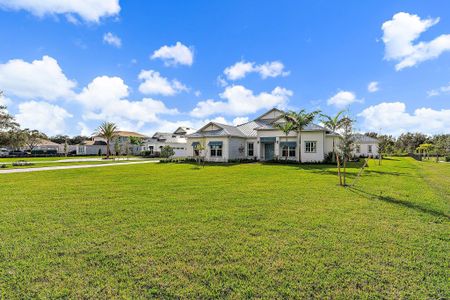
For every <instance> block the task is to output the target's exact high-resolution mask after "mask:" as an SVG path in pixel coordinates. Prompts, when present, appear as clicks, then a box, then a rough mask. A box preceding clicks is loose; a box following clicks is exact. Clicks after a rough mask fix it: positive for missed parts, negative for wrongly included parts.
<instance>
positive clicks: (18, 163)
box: [12, 160, 34, 167]
mask: <svg viewBox="0 0 450 300" xmlns="http://www.w3.org/2000/svg"><path fill="white" fill-rule="evenodd" d="M12 165H13V166H14V167H23V166H32V165H34V164H33V163H31V162H29V161H24V160H18V161H15V162H13V163H12Z"/></svg>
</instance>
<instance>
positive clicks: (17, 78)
mask: <svg viewBox="0 0 450 300" xmlns="http://www.w3.org/2000/svg"><path fill="white" fill-rule="evenodd" d="M0 86H1V87H2V89H3V90H4V91H5V93H7V94H8V95H13V96H17V97H21V98H40V99H45V100H56V99H60V98H70V97H72V96H73V95H74V93H73V91H72V89H73V88H74V87H75V86H76V83H75V81H72V80H69V79H68V78H67V77H66V75H64V73H63V71H62V70H61V67H60V66H59V65H58V62H57V61H56V59H54V58H52V57H50V56H44V57H42V59H41V60H34V61H32V62H31V63H29V62H26V61H23V60H21V59H12V60H10V61H8V62H7V63H5V64H0Z"/></svg>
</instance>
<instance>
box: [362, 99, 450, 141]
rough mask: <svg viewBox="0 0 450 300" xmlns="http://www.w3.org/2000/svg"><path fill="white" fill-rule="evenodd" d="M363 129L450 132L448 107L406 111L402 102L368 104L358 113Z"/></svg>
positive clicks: (397, 131)
mask: <svg viewBox="0 0 450 300" xmlns="http://www.w3.org/2000/svg"><path fill="white" fill-rule="evenodd" d="M358 117H360V118H361V119H362V125H363V129H364V130H365V131H381V132H383V133H388V134H393V135H399V134H401V133H403V132H407V131H420V132H424V133H428V134H435V133H450V109H441V110H434V109H432V108H425V107H424V108H419V109H416V110H415V111H414V112H413V113H412V114H411V113H408V112H406V105H405V103H403V102H383V103H380V104H377V105H373V106H369V107H368V108H366V109H364V110H363V111H362V112H361V113H359V114H358Z"/></svg>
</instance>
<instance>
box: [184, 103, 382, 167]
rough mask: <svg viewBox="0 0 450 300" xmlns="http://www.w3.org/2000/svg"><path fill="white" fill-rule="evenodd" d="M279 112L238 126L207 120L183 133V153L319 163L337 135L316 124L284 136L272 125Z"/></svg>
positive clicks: (213, 159) (227, 158)
mask: <svg viewBox="0 0 450 300" xmlns="http://www.w3.org/2000/svg"><path fill="white" fill-rule="evenodd" d="M283 113H284V112H283V111H281V110H279V109H276V108H273V109H271V110H269V111H268V112H266V113H264V114H263V115H261V116H260V117H258V118H256V119H255V120H253V121H250V122H247V123H244V124H241V125H238V126H231V125H226V124H220V123H217V122H209V123H208V124H206V125H205V126H203V127H202V128H200V129H199V130H198V131H197V132H195V133H193V134H189V135H187V156H188V157H196V156H199V155H200V156H203V157H204V159H205V160H206V161H211V162H228V161H230V160H237V159H254V160H260V161H270V160H276V159H280V160H284V159H289V160H295V161H299V160H301V161H302V162H322V161H324V159H325V157H326V155H327V154H328V153H330V152H332V151H333V140H334V142H335V145H337V144H338V143H339V141H340V135H339V134H337V133H335V132H332V131H331V130H329V129H327V128H325V127H323V126H319V125H317V124H310V125H308V126H306V128H304V129H303V130H302V132H301V134H300V138H299V137H298V135H297V133H296V132H295V131H292V132H290V133H289V134H288V136H286V135H285V134H284V133H283V132H282V131H280V130H279V129H277V128H276V124H278V123H284V122H286V121H285V119H284V118H283V117H282V116H283ZM300 141H301V143H300ZM299 144H300V145H301V147H298V145H299ZM198 145H200V147H199V146H198ZM199 149H204V150H199ZM200 151H201V152H202V153H200ZM372 151H373V155H374V156H375V155H378V147H373V148H372Z"/></svg>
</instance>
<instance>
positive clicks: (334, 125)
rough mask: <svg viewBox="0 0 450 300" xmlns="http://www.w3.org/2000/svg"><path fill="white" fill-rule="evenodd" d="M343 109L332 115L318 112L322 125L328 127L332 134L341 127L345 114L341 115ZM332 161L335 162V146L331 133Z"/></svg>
mask: <svg viewBox="0 0 450 300" xmlns="http://www.w3.org/2000/svg"><path fill="white" fill-rule="evenodd" d="M344 112H345V111H344V110H341V111H340V112H338V113H337V114H336V115H335V116H334V117H332V116H328V115H325V114H320V117H321V121H322V123H323V125H324V126H325V127H326V128H328V129H330V130H331V131H332V132H333V134H334V133H335V132H336V131H337V130H338V129H340V128H341V127H342V123H343V120H344V119H345V116H343V114H344ZM332 160H333V162H336V147H335V142H334V135H333V157H332Z"/></svg>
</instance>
